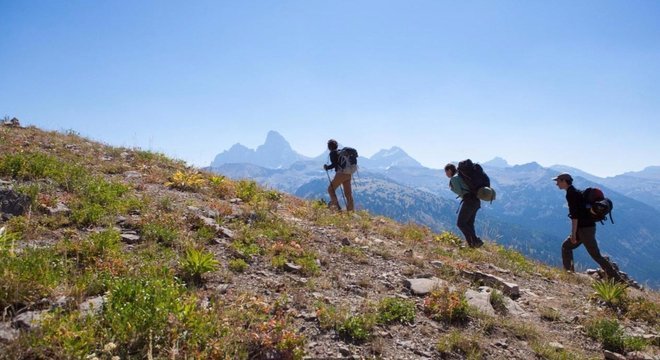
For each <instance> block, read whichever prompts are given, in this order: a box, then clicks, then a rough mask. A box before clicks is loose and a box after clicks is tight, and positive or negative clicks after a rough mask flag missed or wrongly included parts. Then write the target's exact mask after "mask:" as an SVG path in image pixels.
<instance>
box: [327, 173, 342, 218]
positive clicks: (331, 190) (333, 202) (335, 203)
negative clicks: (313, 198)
mask: <svg viewBox="0 0 660 360" xmlns="http://www.w3.org/2000/svg"><path fill="white" fill-rule="evenodd" d="M339 175H340V174H339V173H336V174H335V177H334V178H333V179H332V181H331V182H330V185H328V195H330V203H329V204H328V207H329V208H331V209H337V210H341V207H340V206H339V200H337V192H336V190H337V187H338V186H339V185H340V184H341V178H340V176H339Z"/></svg>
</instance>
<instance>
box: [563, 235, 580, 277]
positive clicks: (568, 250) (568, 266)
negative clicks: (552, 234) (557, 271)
mask: <svg viewBox="0 0 660 360" xmlns="http://www.w3.org/2000/svg"><path fill="white" fill-rule="evenodd" d="M580 245H582V243H581V242H580V240H579V239H578V241H577V243H575V244H573V243H572V242H571V237H570V236H569V237H567V238H566V240H564V242H563V243H562V244H561V260H562V262H563V263H564V270H567V271H575V264H574V263H573V250H574V249H575V248H577V247H578V246H580Z"/></svg>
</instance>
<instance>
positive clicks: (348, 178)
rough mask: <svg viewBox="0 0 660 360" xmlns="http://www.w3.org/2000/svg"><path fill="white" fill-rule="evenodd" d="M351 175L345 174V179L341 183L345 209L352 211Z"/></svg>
mask: <svg viewBox="0 0 660 360" xmlns="http://www.w3.org/2000/svg"><path fill="white" fill-rule="evenodd" d="M351 179H352V175H350V174H346V180H344V182H343V183H342V186H343V187H344V195H345V196H346V211H353V208H354V204H353V189H352V187H351Z"/></svg>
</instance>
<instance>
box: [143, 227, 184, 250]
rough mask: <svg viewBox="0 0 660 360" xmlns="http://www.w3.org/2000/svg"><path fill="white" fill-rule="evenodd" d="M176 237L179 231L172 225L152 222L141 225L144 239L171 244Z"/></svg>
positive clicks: (166, 244)
mask: <svg viewBox="0 0 660 360" xmlns="http://www.w3.org/2000/svg"><path fill="white" fill-rule="evenodd" d="M178 237H179V232H178V231H177V230H176V229H175V228H174V227H173V226H172V225H168V224H163V223H156V222H154V223H147V224H144V225H143V226H142V238H143V239H144V240H145V241H151V242H157V243H161V244H163V245H165V246H172V245H173V244H174V243H175V241H176V239H177V238H178Z"/></svg>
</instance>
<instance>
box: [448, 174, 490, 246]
mask: <svg viewBox="0 0 660 360" xmlns="http://www.w3.org/2000/svg"><path fill="white" fill-rule="evenodd" d="M445 175H447V177H448V178H449V188H450V189H451V191H453V192H454V193H455V194H456V195H458V197H459V198H461V208H460V210H459V212H458V220H457V221H456V226H458V229H459V230H461V232H462V233H463V236H465V241H466V242H467V244H468V246H470V247H473V248H478V247H481V246H482V245H483V244H484V242H483V241H481V239H480V238H479V237H477V233H476V231H475V230H474V220H475V219H476V217H477V211H479V209H480V208H481V200H479V198H477V196H476V195H475V194H474V193H472V192H471V191H470V190H469V188H468V186H467V184H465V182H464V181H463V179H462V178H461V177H460V176H458V174H457V170H456V165H454V164H451V163H449V164H447V165H446V166H445Z"/></svg>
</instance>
